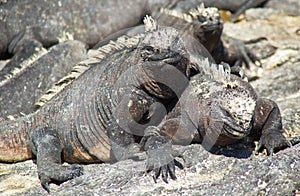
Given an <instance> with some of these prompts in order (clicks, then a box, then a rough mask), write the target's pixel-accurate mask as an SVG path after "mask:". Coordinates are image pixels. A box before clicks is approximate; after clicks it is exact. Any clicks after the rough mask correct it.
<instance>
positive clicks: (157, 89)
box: [137, 17, 189, 99]
mask: <svg viewBox="0 0 300 196" xmlns="http://www.w3.org/2000/svg"><path fill="white" fill-rule="evenodd" d="M145 20H146V21H145V29H146V33H145V36H143V37H142V39H141V40H140V43H139V45H138V50H137V54H138V55H139V58H140V59H141V60H140V61H139V63H140V65H141V67H142V70H143V74H142V75H143V80H144V81H145V82H144V83H143V87H144V88H145V89H146V90H147V91H148V92H149V93H151V94H153V95H155V96H157V97H159V98H167V99H169V98H170V97H174V93H175V94H177V93H180V92H181V91H182V90H183V89H184V88H185V86H186V85H187V83H188V77H189V54H188V52H187V50H186V47H185V44H184V42H183V39H182V34H181V32H180V31H178V30H176V29H174V28H172V27H158V26H157V25H156V23H155V21H154V20H153V19H152V18H147V17H146V19H145Z"/></svg>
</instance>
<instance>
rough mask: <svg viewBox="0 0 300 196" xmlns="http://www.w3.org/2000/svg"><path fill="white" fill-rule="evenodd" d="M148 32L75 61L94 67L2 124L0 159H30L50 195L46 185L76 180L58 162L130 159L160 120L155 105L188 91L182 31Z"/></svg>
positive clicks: (72, 170) (151, 26) (75, 170)
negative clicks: (29, 111) (35, 106)
mask: <svg viewBox="0 0 300 196" xmlns="http://www.w3.org/2000/svg"><path fill="white" fill-rule="evenodd" d="M146 30H147V32H146V33H144V34H139V35H137V36H136V37H125V39H123V40H122V41H120V40H119V41H117V43H116V44H110V45H109V46H111V48H107V47H106V49H105V48H101V49H99V50H98V54H97V55H96V56H95V57H94V58H91V59H88V60H87V61H83V62H81V63H80V65H78V66H79V67H80V66H82V67H84V66H88V65H93V66H91V67H90V69H88V70H87V71H85V72H84V74H82V75H80V77H78V78H77V79H76V80H74V81H73V82H72V83H71V84H69V85H68V86H66V87H65V88H64V89H63V90H62V91H61V92H60V93H58V94H57V95H56V96H54V97H53V98H52V99H51V100H50V101H49V102H47V103H46V104H45V105H44V106H43V107H41V108H40V109H39V110H38V111H37V112H35V113H33V114H32V115H28V116H25V117H22V118H20V119H16V120H14V121H10V122H7V121H4V122H2V123H1V124H0V130H1V134H0V135H1V140H0V160H1V161H5V162H16V161H22V160H25V159H29V158H31V157H32V156H33V155H35V156H36V157H37V166H38V173H39V178H40V180H41V183H42V185H43V187H44V188H45V189H46V190H48V191H49V188H48V184H49V182H51V181H57V182H64V181H66V180H69V179H71V178H74V177H76V176H78V175H81V174H82V169H81V167H79V166H77V165H73V166H72V165H71V166H62V165H61V163H62V161H67V162H70V163H95V162H113V161H118V160H120V159H124V158H128V157H129V156H130V153H131V152H130V151H128V149H129V150H130V149H131V148H132V146H138V145H137V143H136V140H138V139H139V138H140V137H142V136H143V131H144V129H145V128H146V127H147V126H148V125H157V124H158V123H159V122H160V121H161V119H162V118H163V117H164V114H165V113H164V112H163V111H162V107H161V106H162V105H166V104H168V103H169V102H170V101H171V100H173V99H174V98H176V95H178V96H179V95H180V93H181V92H182V91H183V90H184V88H185V87H186V86H187V85H188V77H187V76H188V70H189V69H188V65H189V55H188V53H187V51H186V48H185V45H184V42H183V40H182V38H181V36H182V35H181V34H180V32H179V31H177V30H176V29H173V28H163V27H162V28H159V29H157V26H156V24H155V22H153V21H152V20H151V19H149V20H148V22H147V24H146ZM103 50H104V51H105V53H103ZM101 51H102V52H101ZM106 53H107V54H106ZM104 54H106V55H104ZM102 55H104V56H105V57H103V56H102ZM99 58H100V59H102V60H101V61H100V60H99ZM174 78H176V80H174ZM66 82H67V81H66ZM153 142H155V141H153ZM150 143H151V142H150ZM138 150H139V149H138ZM18 154H19V155H18ZM61 154H62V157H61ZM16 155H18V156H16ZM62 158H63V160H62Z"/></svg>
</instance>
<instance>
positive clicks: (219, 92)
mask: <svg viewBox="0 0 300 196" xmlns="http://www.w3.org/2000/svg"><path fill="white" fill-rule="evenodd" d="M191 61H192V63H195V64H197V68H198V69H199V74H197V75H195V76H193V77H192V78H191V85H192V87H193V91H192V93H193V95H195V97H197V100H198V102H199V107H198V108H199V110H200V114H201V115H199V117H200V118H198V119H195V120H194V121H195V123H198V126H199V131H200V135H201V136H202V137H203V136H204V135H206V137H207V138H209V140H210V142H212V143H213V144H217V145H227V144H229V143H232V142H233V141H235V140H238V139H241V138H243V137H245V136H247V135H249V133H250V130H251V128H252V121H253V117H254V111H255V105H256V100H257V95H256V93H255V91H254V89H253V88H252V87H251V85H250V84H249V83H247V82H245V81H244V80H242V79H241V78H239V77H237V76H235V75H232V74H230V70H227V69H230V68H229V67H228V68H224V66H223V65H222V64H220V65H217V64H213V63H210V62H208V60H207V59H206V60H198V59H194V58H191ZM194 108H197V107H191V108H190V109H194ZM189 113H191V112H189Z"/></svg>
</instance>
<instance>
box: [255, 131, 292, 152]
mask: <svg viewBox="0 0 300 196" xmlns="http://www.w3.org/2000/svg"><path fill="white" fill-rule="evenodd" d="M290 146H292V144H291V142H290V141H289V140H287V139H286V138H285V137H284V136H283V135H282V134H281V132H274V133H267V134H263V135H262V136H261V138H260V140H259V142H258V146H257V148H256V150H255V153H256V154H257V153H258V152H259V151H260V150H262V149H263V148H266V150H267V153H268V154H269V155H273V153H274V151H277V150H280V149H283V148H285V147H290Z"/></svg>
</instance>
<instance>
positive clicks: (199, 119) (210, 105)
mask: <svg viewBox="0 0 300 196" xmlns="http://www.w3.org/2000/svg"><path fill="white" fill-rule="evenodd" d="M191 62H192V63H194V66H193V67H194V68H196V69H197V70H198V71H199V73H198V74H196V75H194V76H192V77H191V80H190V86H189V87H188V88H186V90H185V91H184V93H183V94H182V96H181V98H180V100H179V101H178V102H177V104H176V106H175V107H174V108H173V109H172V111H171V112H169V113H168V115H167V116H166V117H165V118H164V120H163V121H162V122H161V123H160V124H159V126H149V127H148V128H147V129H146V130H145V134H146V136H145V138H146V139H145V142H144V143H145V144H147V139H148V137H149V136H151V137H152V138H153V137H156V138H160V140H159V141H160V143H161V144H160V146H161V147H160V148H157V149H152V147H151V145H148V146H147V145H146V146H145V147H146V149H145V150H146V151H147V153H148V154H160V155H161V157H160V159H156V160H155V161H152V163H150V164H152V165H153V164H155V165H156V169H155V178H157V177H158V176H159V175H160V174H161V175H162V177H163V180H164V181H167V178H168V174H170V175H171V177H172V178H174V176H175V173H174V169H170V168H174V161H173V159H174V158H173V156H172V149H171V148H172V144H180V145H188V144H190V143H191V142H200V143H202V146H204V147H205V148H206V149H208V150H209V149H210V148H211V147H212V146H213V145H228V144H231V143H234V142H236V141H238V140H240V139H242V138H244V137H246V136H248V135H253V136H255V138H256V139H259V144H258V149H257V150H260V149H262V148H263V147H264V148H266V149H267V151H268V153H269V154H273V152H274V150H278V149H280V148H283V147H286V146H290V145H291V143H290V141H288V140H287V139H286V138H285V137H284V130H283V128H282V119H281V115H280V111H279V108H278V106H277V104H276V103H275V102H274V101H272V100H269V99H264V98H259V97H258V96H257V94H256V93H255V91H254V89H253V88H252V87H251V85H250V84H249V83H247V82H246V81H244V80H242V79H241V78H240V77H237V76H235V75H232V74H230V73H229V66H228V65H227V66H223V65H215V64H211V63H209V61H208V60H207V59H206V60H201V59H195V58H191ZM147 135H148V136H147ZM142 142H143V139H142ZM145 144H143V145H145ZM143 145H142V146H143ZM150 157H153V156H150ZM166 163H168V164H166Z"/></svg>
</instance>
